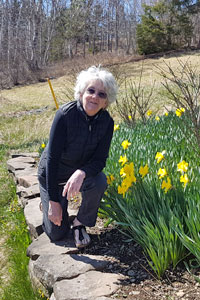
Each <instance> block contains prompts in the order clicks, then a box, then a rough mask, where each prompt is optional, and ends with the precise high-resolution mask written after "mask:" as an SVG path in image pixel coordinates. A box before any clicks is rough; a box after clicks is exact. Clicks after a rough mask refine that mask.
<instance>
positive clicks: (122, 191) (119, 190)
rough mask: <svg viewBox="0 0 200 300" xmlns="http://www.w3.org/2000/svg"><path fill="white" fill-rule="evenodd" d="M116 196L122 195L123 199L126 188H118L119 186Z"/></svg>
mask: <svg viewBox="0 0 200 300" xmlns="http://www.w3.org/2000/svg"><path fill="white" fill-rule="evenodd" d="M117 191H118V194H123V198H124V196H125V193H126V191H127V188H126V186H120V185H118V190H117Z"/></svg>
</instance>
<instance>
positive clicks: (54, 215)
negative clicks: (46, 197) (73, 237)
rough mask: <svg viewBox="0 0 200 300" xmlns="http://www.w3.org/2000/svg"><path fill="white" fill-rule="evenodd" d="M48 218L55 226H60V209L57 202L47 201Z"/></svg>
mask: <svg viewBox="0 0 200 300" xmlns="http://www.w3.org/2000/svg"><path fill="white" fill-rule="evenodd" d="M48 218H49V220H50V221H51V222H53V223H54V224H55V225H58V226H61V221H62V207H61V205H60V203H59V202H55V201H49V210H48Z"/></svg>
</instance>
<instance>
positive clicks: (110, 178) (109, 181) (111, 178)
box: [107, 174, 115, 184]
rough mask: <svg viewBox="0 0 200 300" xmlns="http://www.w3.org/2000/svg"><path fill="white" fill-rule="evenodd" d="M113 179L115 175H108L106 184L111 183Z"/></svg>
mask: <svg viewBox="0 0 200 300" xmlns="http://www.w3.org/2000/svg"><path fill="white" fill-rule="evenodd" d="M114 180H115V177H114V176H113V175H112V174H111V175H110V176H107V184H112V182H113V181H114Z"/></svg>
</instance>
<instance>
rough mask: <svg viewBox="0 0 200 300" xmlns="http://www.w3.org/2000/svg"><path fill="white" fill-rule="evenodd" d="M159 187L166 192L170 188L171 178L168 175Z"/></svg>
mask: <svg viewBox="0 0 200 300" xmlns="http://www.w3.org/2000/svg"><path fill="white" fill-rule="evenodd" d="M161 188H162V189H165V193H167V192H168V191H169V190H170V189H171V188H172V184H171V180H170V178H169V177H167V181H165V180H163V182H162V185H161Z"/></svg>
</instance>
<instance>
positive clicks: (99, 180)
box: [95, 172, 108, 192]
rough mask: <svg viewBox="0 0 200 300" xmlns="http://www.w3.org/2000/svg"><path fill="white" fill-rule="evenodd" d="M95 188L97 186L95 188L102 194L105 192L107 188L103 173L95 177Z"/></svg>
mask: <svg viewBox="0 0 200 300" xmlns="http://www.w3.org/2000/svg"><path fill="white" fill-rule="evenodd" d="M95 179H96V186H97V188H98V189H99V190H100V191H102V192H104V191H105V190H106V188H107V185H108V184H107V178H106V175H105V174H104V173H103V172H101V173H99V174H98V175H97V176H96V178H95Z"/></svg>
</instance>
